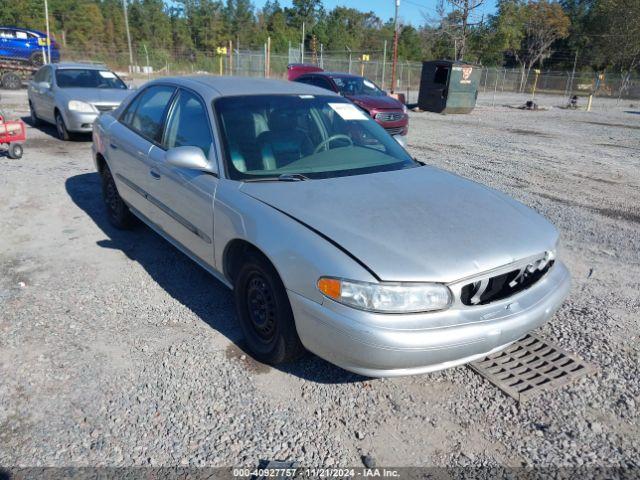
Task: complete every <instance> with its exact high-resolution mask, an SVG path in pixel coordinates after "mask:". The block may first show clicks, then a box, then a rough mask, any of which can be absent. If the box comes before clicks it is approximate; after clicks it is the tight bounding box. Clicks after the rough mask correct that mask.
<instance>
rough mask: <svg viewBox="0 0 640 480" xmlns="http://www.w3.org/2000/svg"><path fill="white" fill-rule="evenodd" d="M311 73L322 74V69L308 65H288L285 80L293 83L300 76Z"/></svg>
mask: <svg viewBox="0 0 640 480" xmlns="http://www.w3.org/2000/svg"><path fill="white" fill-rule="evenodd" d="M311 72H322V69H321V68H320V67H319V66H317V65H313V64H310V63H290V64H289V65H287V80H289V81H293V80H295V79H296V78H298V77H299V76H300V75H304V74H305V73H311Z"/></svg>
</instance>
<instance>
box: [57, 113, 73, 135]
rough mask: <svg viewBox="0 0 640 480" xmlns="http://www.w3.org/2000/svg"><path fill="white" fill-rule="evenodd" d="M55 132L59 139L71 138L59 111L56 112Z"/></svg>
mask: <svg viewBox="0 0 640 480" xmlns="http://www.w3.org/2000/svg"><path fill="white" fill-rule="evenodd" d="M56 132H57V133H58V138H59V139H60V140H63V141H67V140H69V139H70V138H71V136H70V135H69V130H67V126H66V125H65V123H64V118H62V115H60V112H56Z"/></svg>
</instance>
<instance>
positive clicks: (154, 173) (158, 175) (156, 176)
mask: <svg viewBox="0 0 640 480" xmlns="http://www.w3.org/2000/svg"><path fill="white" fill-rule="evenodd" d="M149 174H151V176H152V177H153V178H155V179H156V180H159V179H160V177H161V175H160V174H159V173H158V172H156V171H154V170H151V171H150V172H149Z"/></svg>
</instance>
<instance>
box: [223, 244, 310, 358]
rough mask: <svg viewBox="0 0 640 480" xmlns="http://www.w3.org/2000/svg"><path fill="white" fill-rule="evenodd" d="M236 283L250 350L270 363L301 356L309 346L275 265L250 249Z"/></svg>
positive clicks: (235, 289) (236, 296)
mask: <svg viewBox="0 0 640 480" xmlns="http://www.w3.org/2000/svg"><path fill="white" fill-rule="evenodd" d="M234 283H235V285H234V295H235V301H236V312H237V314H238V320H239V322H240V328H241V329H242V332H243V334H244V338H245V342H246V345H247V347H248V349H249V351H250V353H251V354H252V355H253V356H254V357H255V358H256V359H257V360H259V361H260V362H263V363H267V364H270V365H278V364H280V363H286V362H290V361H292V360H295V359H296V358H299V357H300V356H301V355H302V354H303V353H304V351H305V350H304V347H303V346H302V343H301V342H300V338H299V337H298V332H297V331H296V325H295V322H294V319H293V312H292V311H291V304H290V303H289V298H288V297H287V292H286V290H285V288H284V285H283V283H282V280H280V276H279V275H278V272H276V269H275V268H274V267H273V265H271V264H270V263H269V262H268V261H267V260H266V259H264V258H263V257H261V256H260V255H257V254H255V253H250V254H249V255H248V256H247V258H246V260H245V262H244V264H243V265H242V267H240V270H239V271H238V273H237V274H236V276H235V282H234Z"/></svg>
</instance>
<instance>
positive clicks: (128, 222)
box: [102, 165, 136, 230]
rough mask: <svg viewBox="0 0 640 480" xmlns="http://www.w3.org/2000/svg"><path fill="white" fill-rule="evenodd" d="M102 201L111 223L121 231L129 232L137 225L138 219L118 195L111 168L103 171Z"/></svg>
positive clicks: (105, 168)
mask: <svg viewBox="0 0 640 480" xmlns="http://www.w3.org/2000/svg"><path fill="white" fill-rule="evenodd" d="M102 199H103V200H104V205H105V207H106V210H107V218H108V219H109V222H110V223H111V224H112V225H113V226H114V227H116V228H118V229H120V230H128V229H130V228H131V227H133V226H134V225H135V223H136V219H135V217H134V216H133V214H132V213H131V211H130V210H129V207H127V204H126V203H124V200H122V197H120V194H119V193H118V188H117V187H116V182H115V181H114V180H113V176H112V175H111V171H110V170H109V167H107V166H106V165H105V167H104V168H103V170H102Z"/></svg>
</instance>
